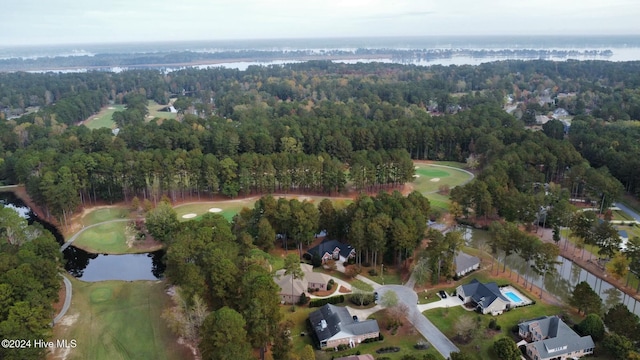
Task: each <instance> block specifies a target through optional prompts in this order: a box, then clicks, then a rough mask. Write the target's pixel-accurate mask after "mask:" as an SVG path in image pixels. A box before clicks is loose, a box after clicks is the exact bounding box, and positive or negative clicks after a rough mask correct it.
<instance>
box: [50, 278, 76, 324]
mask: <svg viewBox="0 0 640 360" xmlns="http://www.w3.org/2000/svg"><path fill="white" fill-rule="evenodd" d="M59 275H60V276H62V280H63V281H64V288H65V289H64V290H65V296H64V304H62V309H60V313H58V315H56V317H55V318H54V319H53V322H52V323H51V325H52V326H53V325H55V323H57V322H58V321H60V319H62V317H63V316H64V315H65V314H66V313H67V310H69V305H71V293H72V291H71V290H72V289H71V281H69V279H67V277H66V276H64V274H62V273H60V274H59Z"/></svg>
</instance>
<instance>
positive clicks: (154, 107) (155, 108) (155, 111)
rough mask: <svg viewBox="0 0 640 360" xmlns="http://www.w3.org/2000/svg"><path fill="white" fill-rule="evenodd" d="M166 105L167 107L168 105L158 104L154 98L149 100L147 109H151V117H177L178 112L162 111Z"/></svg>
mask: <svg viewBox="0 0 640 360" xmlns="http://www.w3.org/2000/svg"><path fill="white" fill-rule="evenodd" d="M165 107H167V105H162V104H158V103H157V102H155V101H153V100H149V105H147V109H149V117H150V118H152V119H154V118H160V119H175V118H176V115H178V114H176V113H171V112H168V111H160V109H164V108H165Z"/></svg>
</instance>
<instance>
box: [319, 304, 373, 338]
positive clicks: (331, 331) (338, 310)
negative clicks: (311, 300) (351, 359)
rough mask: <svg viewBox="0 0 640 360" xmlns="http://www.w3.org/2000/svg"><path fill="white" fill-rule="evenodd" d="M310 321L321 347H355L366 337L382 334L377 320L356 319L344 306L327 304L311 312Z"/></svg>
mask: <svg viewBox="0 0 640 360" xmlns="http://www.w3.org/2000/svg"><path fill="white" fill-rule="evenodd" d="M309 322H310V323H311V328H312V329H313V332H314V334H315V336H316V337H317V339H318V344H319V347H320V349H325V348H337V347H338V345H347V346H349V347H355V346H357V345H358V344H360V343H361V342H363V341H364V340H366V339H375V338H378V337H379V336H380V328H379V327H378V321H376V320H364V321H358V320H354V319H353V317H352V316H351V314H349V310H347V308H344V307H340V306H335V305H331V304H326V305H324V306H323V307H321V308H320V309H319V310H316V311H314V312H312V313H311V314H309Z"/></svg>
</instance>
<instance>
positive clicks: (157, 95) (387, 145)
mask: <svg viewBox="0 0 640 360" xmlns="http://www.w3.org/2000/svg"><path fill="white" fill-rule="evenodd" d="M638 65H639V64H638V63H607V62H598V61H588V62H573V61H569V62H562V63H555V62H545V61H532V62H522V61H508V62H497V63H490V64H484V65H480V66H475V67H474V66H450V67H443V66H433V67H428V68H422V67H416V66H401V65H388V64H357V65H343V64H334V63H331V62H324V61H316V62H308V63H302V64H291V65H286V66H269V67H262V66H253V67H249V68H248V69H247V70H246V71H238V70H227V69H207V70H197V69H185V70H180V71H176V72H171V73H166V74H165V73H162V72H159V71H153V70H148V71H142V70H139V71H127V72H122V73H118V74H112V73H102V72H89V73H83V74H52V73H49V74H27V73H8V74H2V75H0V78H1V80H2V83H3V86H2V87H1V88H0V106H2V107H3V108H4V109H5V111H4V114H5V116H6V115H7V114H12V113H15V112H16V111H18V112H19V111H23V110H25V109H27V108H28V107H29V106H37V107H38V110H37V111H31V112H29V113H28V114H25V115H23V116H21V117H19V118H13V119H12V120H7V121H2V122H0V127H1V129H0V145H1V147H0V151H1V152H2V155H1V156H0V159H1V160H0V164H1V165H0V166H1V168H0V170H1V172H0V174H1V175H0V178H1V179H3V181H4V182H5V183H8V184H12V183H24V184H26V185H27V189H28V191H29V194H30V195H31V196H32V198H33V199H34V200H35V201H36V202H37V203H39V204H40V205H42V206H43V207H44V208H45V209H46V210H47V211H48V212H49V213H50V214H52V215H54V216H56V217H58V218H59V219H61V220H63V221H64V218H65V217H67V216H68V215H69V214H70V213H72V212H74V211H75V210H76V209H77V208H78V206H81V205H84V204H87V203H92V202H95V201H119V200H123V199H124V200H127V199H131V198H133V197H134V196H140V197H144V198H150V199H154V200H156V201H157V200H159V199H160V198H161V196H162V195H163V194H167V195H169V196H170V198H171V199H173V200H176V199H181V198H185V197H188V196H197V197H201V196H211V195H215V194H222V195H224V196H229V197H235V196H239V195H248V194H254V193H265V192H289V191H304V192H314V193H325V194H332V193H339V192H343V191H345V190H348V189H355V190H358V191H361V190H367V191H374V192H375V191H377V190H379V189H382V188H393V187H396V186H399V185H402V184H404V183H405V182H407V181H410V180H411V179H412V175H413V170H412V164H411V161H410V160H411V159H430V160H453V161H460V162H464V161H467V160H472V163H473V164H475V166H476V167H478V168H483V169H484V170H485V171H483V173H482V174H483V175H482V176H481V178H480V179H478V181H476V182H474V183H473V184H471V185H470V186H469V187H468V188H469V189H475V190H477V193H476V194H475V195H473V196H471V195H469V196H466V195H464V196H458V197H459V198H460V197H464V198H466V199H467V200H465V204H466V205H472V204H471V203H470V202H471V201H472V200H470V199H476V200H475V201H473V202H474V204H473V206H467V207H464V209H465V210H466V209H467V208H470V207H474V206H475V210H476V212H478V213H479V214H491V213H492V212H495V211H498V212H500V215H503V213H504V211H511V212H513V213H519V214H521V215H518V216H520V217H527V216H529V217H530V216H531V214H530V213H531V211H525V210H522V209H515V210H514V209H513V206H521V205H522V204H525V203H528V204H529V205H531V206H536V204H537V203H535V202H531V201H513V200H514V199H519V196H521V195H520V194H525V195H523V196H525V197H529V195H532V193H533V192H534V191H533V190H534V189H533V187H532V186H531V183H537V182H540V183H545V182H556V183H562V184H563V185H567V186H571V187H573V188H574V189H575V191H574V193H573V194H572V195H575V196H581V197H589V198H591V199H596V200H597V199H604V201H605V202H611V201H613V200H614V199H615V198H616V197H617V196H619V195H620V192H621V189H622V187H621V186H619V183H618V182H616V181H612V179H611V176H610V175H609V172H611V173H612V174H613V175H614V176H616V177H617V178H618V179H619V180H620V181H622V182H623V184H624V186H625V187H626V188H627V190H629V191H631V192H637V191H638V185H639V184H638V183H637V181H636V180H635V179H637V178H639V175H640V174H638V173H637V172H638V171H640V170H639V169H640V168H639V167H633V166H624V165H619V164H630V165H633V163H632V162H633V160H626V161H624V162H620V163H618V164H617V165H615V166H614V167H613V168H612V169H609V170H607V169H605V167H604V165H605V164H606V165H609V164H610V160H611V157H612V156H617V157H622V156H623V155H614V154H623V153H622V152H620V151H621V150H625V151H627V150H628V151H631V154H629V156H628V159H634V158H635V157H634V156H631V155H633V151H636V152H637V151H638V149H637V147H634V145H633V142H632V141H626V142H623V143H622V144H618V145H616V144H615V143H613V144H612V146H609V147H608V148H609V150H607V154H606V157H605V156H604V155H603V154H602V151H599V152H594V151H592V150H590V147H592V146H596V145H597V144H600V143H601V141H597V142H596V141H587V142H586V144H587V145H583V146H580V144H576V143H575V142H576V141H578V140H574V138H573V136H572V135H573V131H572V132H571V133H570V134H569V138H570V139H571V140H572V141H573V142H574V143H573V144H572V143H571V142H569V141H566V140H564V136H563V134H564V131H562V130H559V129H558V127H557V126H556V127H554V126H551V125H554V124H557V123H559V122H558V121H552V122H550V123H549V126H547V125H546V124H545V127H544V131H543V132H536V131H529V130H527V129H526V128H525V125H526V124H527V122H528V120H527V119H528V117H529V116H530V115H531V114H541V113H545V111H552V110H553V109H554V108H557V107H560V106H565V107H566V109H567V110H568V111H569V112H571V113H572V114H574V115H576V127H575V128H576V130H575V134H576V136H575V139H580V138H583V137H585V136H587V135H588V134H591V136H595V134H596V132H595V131H592V130H591V129H593V130H595V129H596V128H594V127H589V126H586V127H585V126H581V125H580V124H581V123H582V122H583V121H592V122H598V121H600V122H601V123H606V124H613V123H615V124H624V123H623V122H619V121H617V122H616V121H614V120H618V119H620V120H621V119H627V118H636V116H637V111H638V109H640V98H638V97H636V96H634V93H635V92H636V91H637V90H636V87H638V86H640V77H638V75H637V74H638V72H637V71H635V69H637V67H638ZM634 74H636V75H634ZM595 78H597V81H594V79H595ZM560 94H572V95H571V96H564V97H561V96H559V95H560ZM173 96H177V98H174V101H173V102H172V103H173V106H175V108H176V109H177V110H178V111H179V116H178V120H163V121H154V120H153V119H149V117H148V116H147V115H148V109H147V99H150V100H155V101H157V102H159V103H164V104H166V103H168V102H169V101H170V98H171V97H173ZM509 97H511V99H512V101H514V102H515V105H514V106H515V107H516V110H515V111H514V112H513V114H509V113H507V112H505V111H504V110H503V108H502V107H503V106H504V105H505V102H506V101H507V99H508V98H509ZM552 97H553V100H552V101H551V102H545V101H546V100H541V99H546V98H552ZM620 99H622V100H623V103H624V106H619V105H618V106H612V105H611V104H612V103H614V104H618V103H619V100H620ZM540 103H543V105H540ZM105 104H124V105H126V110H124V111H122V112H116V113H115V114H114V116H113V118H114V121H115V122H116V124H117V126H118V128H119V133H118V135H117V136H116V135H114V132H112V131H111V129H107V128H102V129H96V130H89V129H87V128H86V127H84V126H74V125H75V124H77V123H79V122H80V121H82V120H84V119H86V118H87V117H88V116H90V115H91V114H93V113H95V112H96V111H97V110H98V109H99V108H100V107H102V106H103V105H105ZM614 108H615V111H614V110H613V109H614ZM596 114H597V115H598V116H600V118H601V120H598V119H597V118H596V117H595V115H596ZM620 127H624V125H620V126H617V127H615V128H620ZM608 128H609V129H614V127H610V126H609V127H608ZM610 131H613V130H610ZM585 132H586V134H585ZM612 136H613V135H612ZM627 136H628V137H629V138H632V136H633V133H631V132H629V134H628V135H627ZM617 141H618V143H620V139H619V140H617ZM582 143H585V142H582ZM611 148H613V150H611ZM581 154H582V155H583V156H585V157H586V159H587V160H589V161H590V162H591V163H592V166H593V169H592V168H591V166H590V165H589V164H588V163H586V162H585V161H584V159H583V157H582V156H581ZM578 165H579V166H578ZM596 168H597V169H598V170H597V171H595V169H596ZM582 175H584V177H585V179H586V180H585V179H583V176H582ZM482 183H484V184H482ZM568 183H571V184H568ZM603 195H604V196H603ZM482 197H484V198H485V200H486V201H480V198H482ZM520 200H522V199H520ZM459 201H462V199H459ZM509 201H512V202H513V203H514V204H511V208H512V210H505V209H507V208H509V206H507V205H508V204H505V203H506V202H509ZM481 203H483V205H482V206H480V204H481ZM497 209H501V210H497ZM525 213H527V214H528V215H525ZM513 216H516V215H513Z"/></svg>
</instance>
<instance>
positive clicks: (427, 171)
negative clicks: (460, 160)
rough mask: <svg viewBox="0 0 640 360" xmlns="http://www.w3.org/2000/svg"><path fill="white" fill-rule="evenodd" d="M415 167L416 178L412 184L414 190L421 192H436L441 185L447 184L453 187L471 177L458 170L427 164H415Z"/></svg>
mask: <svg viewBox="0 0 640 360" xmlns="http://www.w3.org/2000/svg"><path fill="white" fill-rule="evenodd" d="M438 164H440V163H438ZM415 167H416V170H415V175H416V178H415V179H414V181H413V182H412V184H413V186H414V188H415V189H416V190H418V191H420V192H421V193H423V194H424V193H432V192H436V191H438V189H439V188H440V186H442V185H448V186H449V187H450V188H453V187H455V186H458V185H461V184H464V183H465V182H467V181H468V180H469V179H470V178H471V176H470V175H469V174H467V173H465V172H463V171H460V170H454V169H449V168H444V167H439V166H431V165H428V164H416V165H415Z"/></svg>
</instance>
